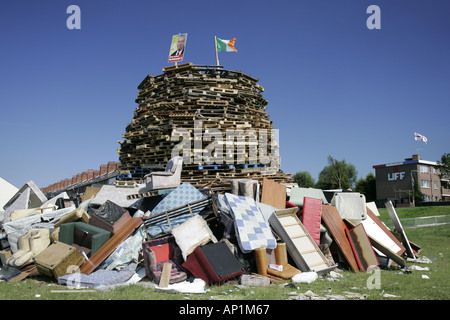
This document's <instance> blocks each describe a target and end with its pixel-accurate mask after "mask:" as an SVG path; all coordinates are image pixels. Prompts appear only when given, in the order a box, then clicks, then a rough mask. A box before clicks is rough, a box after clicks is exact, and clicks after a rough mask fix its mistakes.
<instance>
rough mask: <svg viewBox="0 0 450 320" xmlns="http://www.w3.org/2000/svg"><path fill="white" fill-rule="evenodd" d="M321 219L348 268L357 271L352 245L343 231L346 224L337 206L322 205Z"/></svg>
mask: <svg viewBox="0 0 450 320" xmlns="http://www.w3.org/2000/svg"><path fill="white" fill-rule="evenodd" d="M322 221H323V222H324V224H325V225H326V227H327V229H328V231H330V233H331V236H332V237H333V239H334V241H336V244H337V246H338V247H339V249H340V250H341V253H342V255H343V256H344V258H345V260H346V261H347V263H348V265H349V267H350V269H351V270H352V271H353V272H359V267H358V264H357V262H356V259H355V256H354V255H353V251H352V247H351V245H350V243H349V241H348V238H347V235H346V233H345V230H346V229H347V226H346V225H345V223H344V221H343V220H342V218H341V215H340V214H339V212H338V210H337V208H336V207H333V206H330V205H322Z"/></svg>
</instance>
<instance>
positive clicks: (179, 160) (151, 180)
mask: <svg viewBox="0 0 450 320" xmlns="http://www.w3.org/2000/svg"><path fill="white" fill-rule="evenodd" d="M182 168H183V157H180V156H177V157H173V158H172V159H170V160H169V162H167V164H166V168H165V170H164V171H153V172H151V173H149V174H147V175H145V176H144V182H145V185H146V190H148V191H150V190H156V189H170V188H176V187H178V186H179V185H180V184H181V178H180V177H181V170H182Z"/></svg>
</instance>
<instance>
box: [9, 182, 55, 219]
mask: <svg viewBox="0 0 450 320" xmlns="http://www.w3.org/2000/svg"><path fill="white" fill-rule="evenodd" d="M45 201H47V197H46V196H45V195H44V194H43V193H42V191H41V190H40V189H39V188H38V187H37V186H36V184H35V183H34V182H33V181H32V180H30V181H28V182H27V183H25V184H24V185H23V186H22V188H20V189H19V191H17V192H16V194H14V196H13V197H12V198H11V199H10V200H9V201H8V202H7V203H6V204H5V205H4V206H3V209H4V210H5V212H4V218H3V219H4V220H3V222H4V223H6V222H9V221H10V219H9V216H10V214H11V212H12V211H13V210H17V209H33V208H39V207H40V206H41V205H42V204H43V203H44V202H45Z"/></svg>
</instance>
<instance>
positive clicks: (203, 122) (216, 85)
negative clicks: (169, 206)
mask: <svg viewBox="0 0 450 320" xmlns="http://www.w3.org/2000/svg"><path fill="white" fill-rule="evenodd" d="M257 82H258V79H255V78H253V77H251V76H249V75H246V74H244V73H242V72H240V71H230V70H225V69H224V68H223V67H222V66H203V65H194V64H192V63H186V64H181V65H175V66H171V67H166V68H163V74H161V75H158V76H153V75H148V76H147V77H146V78H145V79H144V80H143V81H142V82H141V83H140V84H139V86H138V90H139V92H138V94H137V99H136V103H137V104H138V106H137V108H136V109H135V111H134V117H133V119H132V121H131V123H129V124H128V125H127V127H126V132H125V133H124V134H123V138H124V140H122V141H119V144H120V149H119V153H120V155H119V159H120V163H121V167H120V172H119V175H118V179H119V180H141V179H142V178H143V176H144V175H145V174H148V173H149V172H151V171H161V170H164V168H165V165H166V163H167V162H168V161H169V160H170V158H171V157H172V156H173V155H174V150H178V152H177V154H176V155H182V156H183V157H184V164H183V171H182V177H181V179H182V181H183V182H184V181H188V182H190V183H192V184H194V185H205V184H208V183H212V182H213V181H214V182H216V183H221V182H223V181H224V180H226V179H229V178H250V179H262V178H263V177H264V176H266V177H270V178H271V179H274V180H278V181H284V180H286V179H287V178H289V176H288V175H286V174H284V173H283V172H282V171H281V170H280V166H279V154H278V146H277V145H276V139H275V136H274V133H275V132H276V131H275V130H273V126H272V122H271V120H270V119H269V116H268V114H267V112H266V105H267V104H268V102H267V100H265V99H264V98H263V96H262V92H263V91H264V89H263V88H262V87H261V86H260V85H259V84H258V83H257ZM233 130H234V131H233ZM213 132H215V133H216V134H217V133H220V134H222V137H223V141H219V140H217V141H216V140H215V138H213V139H212V140H209V141H205V140H206V139H204V137H205V135H207V134H208V133H210V134H212V133H213ZM227 132H234V134H236V133H237V134H238V136H239V135H240V136H242V134H244V135H247V136H248V137H250V139H247V140H246V141H245V142H243V140H239V139H237V138H235V139H234V141H233V142H232V143H231V144H232V147H228V148H227V146H226V145H227V144H229V142H228V141H227V140H226V134H227ZM262 133H264V134H262ZM266 133H267V135H266ZM198 134H200V135H198ZM266 137H267V138H266ZM262 138H264V139H265V140H264V142H267V144H268V146H267V148H266V149H265V150H263V152H265V154H266V157H264V158H261V157H260V152H259V150H257V148H258V147H260V146H259V145H258V146H256V145H255V143H256V144H258V141H261V140H260V139H262ZM215 141H216V142H218V144H214V146H215V147H216V148H220V150H223V153H222V154H220V153H208V155H209V157H208V156H206V155H207V153H206V152H205V151H206V149H207V148H208V147H209V148H211V146H212V143H213V142H215ZM239 141H240V142H239ZM252 144H253V147H251V145H252ZM180 145H183V146H184V147H183V148H181V149H180ZM273 146H275V147H273ZM174 148H175V149H174ZM176 148H178V149H176ZM252 148H253V149H252ZM217 150H218V149H216V151H217ZM255 150H257V151H255ZM230 159H231V161H230ZM214 160H215V161H214ZM218 160H220V161H218ZM263 160H264V161H263Z"/></svg>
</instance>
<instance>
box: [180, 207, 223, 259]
mask: <svg viewBox="0 0 450 320" xmlns="http://www.w3.org/2000/svg"><path fill="white" fill-rule="evenodd" d="M172 235H173V236H174V237H175V241H176V243H177V245H178V247H179V248H180V249H181V253H182V256H183V258H184V260H186V259H187V256H188V255H189V254H191V253H192V251H194V250H195V248H197V247H198V246H200V245H204V244H207V243H208V242H217V239H216V237H215V236H214V234H213V233H212V231H211V229H210V228H209V227H208V224H207V223H206V221H205V219H203V218H202V217H201V216H200V215H195V216H193V217H191V218H189V219H188V220H186V221H185V222H183V223H182V224H181V225H179V226H178V227H176V228H174V229H172Z"/></svg>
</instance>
